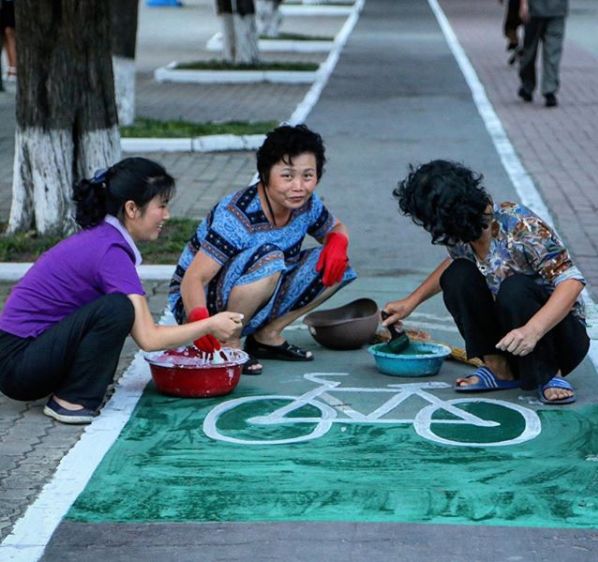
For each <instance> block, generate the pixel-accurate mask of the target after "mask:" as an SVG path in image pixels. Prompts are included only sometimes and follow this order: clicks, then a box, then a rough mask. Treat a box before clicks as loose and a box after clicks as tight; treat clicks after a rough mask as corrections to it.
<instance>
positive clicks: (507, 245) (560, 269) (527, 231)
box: [448, 202, 586, 320]
mask: <svg viewBox="0 0 598 562" xmlns="http://www.w3.org/2000/svg"><path fill="white" fill-rule="evenodd" d="M493 212H494V220H493V223H492V240H491V242H490V250H489V251H488V254H487V255H486V257H485V259H483V260H480V259H479V258H478V257H477V256H476V254H475V252H474V251H473V249H472V247H471V246H470V245H469V244H466V243H458V244H456V245H454V246H450V247H449V248H448V252H449V255H450V257H451V258H453V259H458V258H465V259H468V260H470V261H473V262H474V263H475V264H476V265H477V267H478V269H479V271H480V273H481V274H482V275H483V276H484V277H485V278H486V283H487V284H488V287H489V288H490V291H492V294H494V295H496V294H497V293H498V289H499V287H500V284H501V283H502V281H503V280H504V279H506V278H507V277H509V276H510V275H513V274H514V273H522V274H524V275H531V276H533V277H534V280H535V281H536V282H537V283H538V284H539V285H541V286H543V287H545V288H546V289H547V290H548V292H549V293H552V291H554V289H555V287H556V286H557V285H558V284H559V283H562V282H563V281H566V280H567V279H577V280H578V281H580V282H581V283H583V284H584V285H585V284H586V281H585V279H584V277H583V275H582V274H581V272H580V271H579V269H577V267H576V266H575V265H574V264H573V262H572V260H571V257H570V256H569V252H568V251H567V249H566V248H565V246H564V244H563V242H562V241H561V239H560V238H559V236H558V235H557V234H556V232H555V231H554V230H553V229H552V228H551V227H550V226H548V225H547V224H546V223H545V222H544V221H543V220H542V219H541V218H540V217H538V216H537V215H536V214H534V213H533V212H532V211H531V210H530V209H528V208H527V207H524V206H523V205H519V204H516V203H510V202H504V203H501V204H500V205H496V204H495V205H494V211H493ZM573 314H574V315H575V316H577V317H578V318H580V319H581V320H585V312H584V306H583V302H582V300H581V295H580V297H579V298H578V300H577V302H576V303H575V306H574V308H573Z"/></svg>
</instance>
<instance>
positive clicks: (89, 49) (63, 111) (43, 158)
mask: <svg viewBox="0 0 598 562" xmlns="http://www.w3.org/2000/svg"><path fill="white" fill-rule="evenodd" d="M15 10H16V19H17V22H18V27H19V33H18V34H17V51H18V53H19V56H18V60H17V67H18V70H17V73H18V76H19V80H18V82H17V130H16V135H15V161H14V180H13V200H12V205H11V211H10V220H9V227H8V231H9V232H15V231H18V230H29V229H32V228H34V229H36V230H37V231H38V232H40V233H50V232H60V233H67V232H69V231H71V230H72V229H73V228H74V221H73V218H72V203H71V196H72V186H73V182H75V181H78V180H79V179H81V178H82V177H89V176H91V175H92V174H93V172H94V171H95V170H96V169H98V168H103V167H106V166H108V165H110V164H112V163H114V162H115V161H116V160H118V159H119V158H120V139H119V133H118V127H117V114H116V104H115V101H114V80H113V74H112V61H111V56H110V5H109V3H107V2H103V1H102V0H19V1H18V2H15Z"/></svg>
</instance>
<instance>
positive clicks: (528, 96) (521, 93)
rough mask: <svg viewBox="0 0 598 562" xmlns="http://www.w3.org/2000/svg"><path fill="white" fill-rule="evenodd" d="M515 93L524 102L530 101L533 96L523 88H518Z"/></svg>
mask: <svg viewBox="0 0 598 562" xmlns="http://www.w3.org/2000/svg"><path fill="white" fill-rule="evenodd" d="M517 95H518V96H519V97H520V98H521V99H522V100H523V101H526V102H530V101H532V99H533V96H532V95H531V94H530V93H529V92H526V91H525V90H524V89H523V88H519V91H518V92H517Z"/></svg>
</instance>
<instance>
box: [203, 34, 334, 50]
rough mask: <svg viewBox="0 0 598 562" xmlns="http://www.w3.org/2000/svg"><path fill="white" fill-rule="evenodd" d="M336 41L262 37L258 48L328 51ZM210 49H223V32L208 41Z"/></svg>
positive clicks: (207, 45) (207, 44)
mask: <svg viewBox="0 0 598 562" xmlns="http://www.w3.org/2000/svg"><path fill="white" fill-rule="evenodd" d="M333 45H334V41H321V40H310V39H306V40H302V41H296V40H291V39H260V40H259V41H258V49H259V50H260V51H261V52H264V53H266V52H268V53H281V52H285V53H327V52H328V51H330V49H332V46H333ZM206 49H207V50H208V51H222V49H223V43H222V33H220V32H218V33H214V35H212V37H210V39H208V42H207V43H206Z"/></svg>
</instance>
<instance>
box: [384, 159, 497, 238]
mask: <svg viewBox="0 0 598 562" xmlns="http://www.w3.org/2000/svg"><path fill="white" fill-rule="evenodd" d="M482 180H483V176H482V175H481V174H478V173H476V172H474V171H472V170H470V169H469V168H467V167H465V166H464V165H463V164H460V163H458V162H451V161H448V160H432V161H431V162H428V163H427V164H422V165H421V166H419V167H414V166H409V175H408V176H407V177H406V178H405V179H404V180H402V181H401V182H399V184H398V186H397V188H396V189H395V190H394V191H393V195H394V196H395V197H396V198H397V199H398V201H399V208H400V210H401V212H402V213H403V214H404V215H406V216H410V217H411V219H412V220H413V222H414V223H415V224H417V225H419V226H422V227H423V228H424V229H425V230H427V231H428V232H429V233H430V234H431V235H432V244H443V245H447V246H453V245H455V244H456V243H458V242H472V241H474V240H477V239H478V238H480V236H481V235H482V230H483V229H484V228H485V227H487V226H488V219H487V217H484V211H485V210H486V207H487V206H488V205H489V204H491V203H492V198H491V197H490V195H489V194H488V193H487V192H486V190H485V189H484V187H483V186H482Z"/></svg>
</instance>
